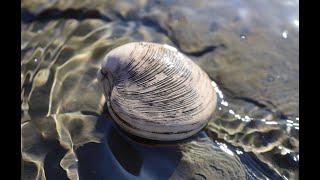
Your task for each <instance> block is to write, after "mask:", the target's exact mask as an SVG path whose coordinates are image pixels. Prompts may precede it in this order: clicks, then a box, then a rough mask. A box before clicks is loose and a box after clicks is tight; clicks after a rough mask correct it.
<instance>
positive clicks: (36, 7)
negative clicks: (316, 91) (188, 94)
mask: <svg viewBox="0 0 320 180" xmlns="http://www.w3.org/2000/svg"><path fill="white" fill-rule="evenodd" d="M21 7H22V10H21V11H22V17H21V101H22V104H21V117H22V119H21V135H22V137H21V138H22V142H21V143H22V149H21V152H22V160H21V161H22V165H23V166H22V179H169V178H170V179H298V175H299V110H298V109H299V88H298V87H299V12H298V9H299V2H298V1H293V0H290V1H258V0H250V1H244V0H243V1H242V0H232V1H221V0H218V1H209V0H200V1H191V0H190V1H189V0H184V1H182V0H175V1H156V0H124V1H111V0H110V1H106V2H105V1H101V0H95V1H86V0H85V1H49V0H45V1H37V0H34V1H23V2H22V4H21ZM132 41H151V42H158V43H163V44H169V45H171V46H174V47H177V48H178V49H179V50H180V51H181V52H183V53H184V54H186V55H187V56H189V57H190V58H191V59H192V60H194V62H196V63H197V64H198V65H199V66H200V67H201V68H202V69H204V70H205V71H206V72H207V73H208V75H209V76H210V78H211V79H212V80H213V82H212V88H215V89H216V91H217V94H218V97H219V105H218V107H217V109H216V113H215V116H214V117H213V118H212V120H210V122H209V124H208V126H207V127H206V128H205V129H204V130H203V131H201V132H200V133H199V134H197V135H195V136H194V137H191V138H189V139H187V140H185V141H181V142H173V143H169V144H165V143H160V142H148V141H145V140H143V139H139V138H136V137H132V136H130V135H128V134H126V133H124V132H122V131H121V130H119V128H118V127H117V126H116V125H115V124H114V123H113V122H112V120H111V118H110V117H109V115H108V112H107V109H106V108H105V106H104V102H105V100H104V97H103V94H102V92H100V89H99V88H98V82H97V79H96V72H97V70H98V69H99V67H100V63H101V61H102V59H103V57H104V55H105V54H106V53H108V52H109V51H110V50H111V49H112V48H114V47H117V46H119V45H121V44H124V43H127V42H132Z"/></svg>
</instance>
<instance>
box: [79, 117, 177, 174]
mask: <svg viewBox="0 0 320 180" xmlns="http://www.w3.org/2000/svg"><path fill="white" fill-rule="evenodd" d="M95 130H96V131H97V132H99V133H102V134H103V135H104V136H103V138H102V139H101V143H87V144H85V145H83V146H82V147H79V148H78V149H77V151H76V154H77V157H78V165H79V176H80V179H169V177H170V176H171V175H172V174H173V172H174V171H175V170H176V167H177V166H178V164H179V162H180V160H181V158H182V154H181V151H180V150H179V148H178V146H177V145H174V144H172V145H169V144H167V145H164V144H163V145H161V146H157V145H156V142H155V141H152V143H150V142H149V141H144V140H142V138H141V139H140V140H139V141H136V139H132V137H130V136H128V134H126V133H124V132H123V131H122V130H120V129H119V128H118V127H117V125H116V124H114V123H113V121H112V120H111V119H110V116H109V115H108V112H107V111H104V113H102V114H101V115H98V121H97V124H96V127H95ZM136 138H137V137H136Z"/></svg>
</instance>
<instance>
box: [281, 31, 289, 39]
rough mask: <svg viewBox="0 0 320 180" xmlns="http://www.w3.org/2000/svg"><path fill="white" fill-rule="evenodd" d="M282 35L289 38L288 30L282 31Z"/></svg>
mask: <svg viewBox="0 0 320 180" xmlns="http://www.w3.org/2000/svg"><path fill="white" fill-rule="evenodd" d="M282 37H283V38H284V39H287V38H288V32H287V31H283V32H282Z"/></svg>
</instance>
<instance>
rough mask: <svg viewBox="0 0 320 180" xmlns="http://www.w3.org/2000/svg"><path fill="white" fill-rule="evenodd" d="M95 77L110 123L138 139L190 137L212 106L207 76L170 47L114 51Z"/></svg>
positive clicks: (135, 46)
mask: <svg viewBox="0 0 320 180" xmlns="http://www.w3.org/2000/svg"><path fill="white" fill-rule="evenodd" d="M98 76H99V80H100V82H101V85H102V87H103V90H104V94H105V97H106V100H107V105H108V109H109V112H110V114H111V116H112V118H113V120H114V121H115V122H116V123H117V124H118V125H119V126H120V127H121V128H123V129H124V130H125V131H127V132H129V133H131V134H133V135H136V136H139V137H143V138H147V139H152V140H161V141H173V140H180V139H184V138H187V137H190V136H192V135H194V134H196V133H197V132H199V131H200V130H201V129H202V128H203V127H205V126H206V124H207V122H208V120H209V119H210V117H211V115H212V113H213V112H214V110H215V107H216V102H217V98H216V93H215V91H214V89H213V88H212V86H211V80H210V79H209V77H208V75H207V74H206V73H205V72H204V71H203V70H202V69H201V68H200V67H199V66H198V65H196V64H195V63H194V62H192V60H190V59H189V58H188V57H186V56H185V55H183V54H182V53H180V52H179V51H177V50H176V49H175V48H174V47H171V46H168V45H162V44H156V43H149V42H135V43H128V44H125V45H122V46H120V47H117V48H115V49H113V50H112V51H110V52H109V53H108V54H107V55H106V57H105V59H104V61H103V63H102V67H101V70H100V73H98Z"/></svg>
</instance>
